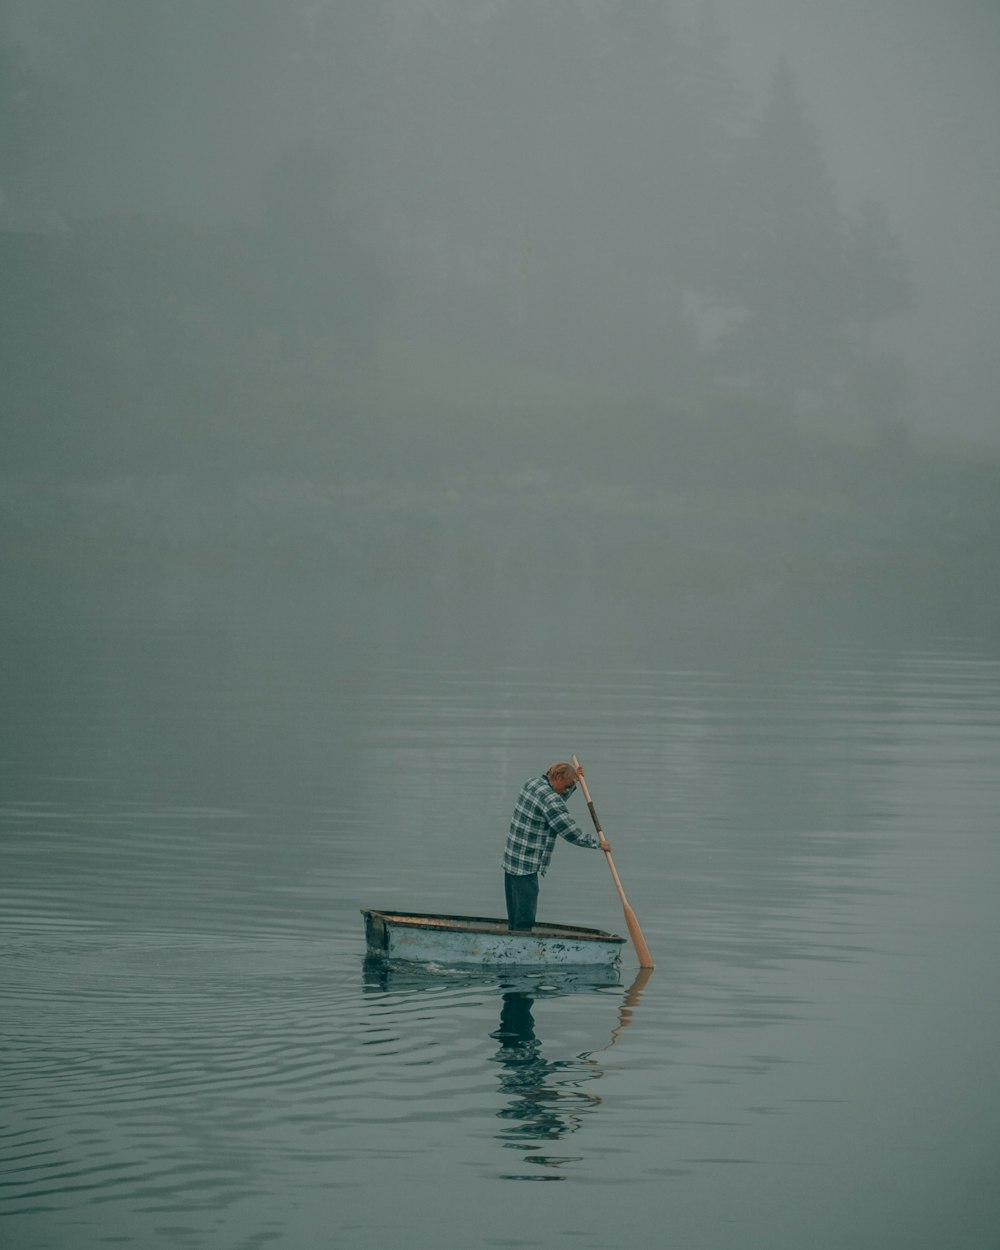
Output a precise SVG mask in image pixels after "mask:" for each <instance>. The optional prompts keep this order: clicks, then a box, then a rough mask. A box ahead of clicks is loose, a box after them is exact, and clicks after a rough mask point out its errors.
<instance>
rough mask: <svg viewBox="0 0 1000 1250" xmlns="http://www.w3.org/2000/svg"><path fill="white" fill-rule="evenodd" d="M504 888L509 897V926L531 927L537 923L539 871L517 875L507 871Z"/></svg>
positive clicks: (504, 876) (511, 927)
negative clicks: (521, 875)
mask: <svg viewBox="0 0 1000 1250" xmlns="http://www.w3.org/2000/svg"><path fill="white" fill-rule="evenodd" d="M503 888H504V894H505V896H506V898H507V927H508V928H510V929H530V928H531V926H532V925H533V924H534V923H535V912H536V911H537V910H538V873H537V872H532V873H529V874H528V875H527V876H525V877H515V876H513V875H512V874H511V873H509V872H505V873H504V875H503Z"/></svg>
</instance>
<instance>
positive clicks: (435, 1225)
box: [0, 605, 1000, 1250]
mask: <svg viewBox="0 0 1000 1250" xmlns="http://www.w3.org/2000/svg"><path fill="white" fill-rule="evenodd" d="M167 606H168V607H169V605H167ZM157 615H158V616H159V618H160V619H164V618H165V619H169V618H170V612H169V611H164V612H159V613H158V614H157ZM28 624H29V623H28V622H26V621H25V620H21V621H19V622H15V627H14V629H13V631H12V633H11V634H10V635H9V636H8V646H7V654H6V655H5V657H4V660H5V669H6V671H5V674H4V677H3V691H4V699H5V704H6V709H7V710H6V715H5V717H4V728H3V731H2V739H0V747H2V751H0V757H2V758H0V780H2V807H0V817H2V856H3V868H2V882H0V892H2V925H0V940H2V950H3V964H2V968H3V972H2V977H3V986H2V991H3V995H2V996H3V1019H2V1024H0V1030H2V1046H3V1087H4V1088H3V1099H2V1111H0V1119H2V1130H0V1159H2V1170H0V1179H2V1183H0V1244H2V1245H3V1246H4V1247H9V1248H10V1250H29V1248H39V1250H41V1248H44V1250H54V1248H58V1250H62V1248H64V1247H65V1248H66V1250H90V1248H91V1247H100V1246H107V1245H136V1246H141V1247H145V1248H148V1250H155V1248H159V1247H182V1248H184V1247H191V1248H192V1250H193V1248H195V1247H205V1248H206V1250H229V1248H236V1247H254V1246H267V1245H273V1246H276V1247H289V1248H296V1250H297V1248H299V1247H301V1248H303V1250H312V1248H315V1247H335V1248H338V1250H339V1248H342V1250H377V1248H378V1250H381V1248H382V1247H385V1246H396V1245H405V1246H407V1247H409V1248H410V1250H476V1248H479V1247H504V1248H509V1247H535V1246H538V1247H543V1246H544V1247H547V1248H551V1247H559V1246H566V1247H580V1248H581V1250H583V1248H585V1250H604V1248H607V1250H617V1248H618V1247H621V1246H623V1245H628V1246H635V1247H646V1246H661V1245H666V1246H674V1247H678V1250H698V1248H701V1247H704V1248H705V1250H755V1248H760V1250H802V1248H803V1247H810V1248H820V1250H848V1248H850V1250H866V1248H868V1247H872V1248H874V1247H878V1248H880V1250H890V1248H891V1250H894V1248H896V1247H899V1248H900V1250H922V1248H926V1250H942V1248H944V1247H947V1248H948V1250H984V1248H986V1247H991V1246H995V1245H996V1244H997V1237H998V1231H997V1230H998V1228H1000V1196H998V1193H1000V1191H998V1187H997V1183H996V1173H997V1164H998V1162H1000V1155H998V1137H1000V1128H998V1126H1000V1082H998V1079H997V1076H996V1054H997V1044H998V1038H1000V1032H998V1027H997V1026H998V1014H1000V1009H998V1002H1000V998H998V993H997V989H998V986H997V952H998V938H1000V920H998V914H1000V909H998V905H997V898H998V886H1000V850H998V838H997V811H998V809H1000V767H998V763H1000V662H998V658H997V655H996V654H993V653H990V652H988V651H987V650H985V649H984V648H982V647H981V646H975V645H972V644H967V643H961V642H959V641H956V640H948V639H939V640H935V641H933V642H932V643H928V644H925V645H922V646H920V647H911V646H908V647H902V646H900V647H890V646H886V645H884V644H883V645H879V646H873V645H861V644H858V645H852V644H851V643H849V642H847V641H842V642H839V643H837V644H824V645H822V646H816V647H814V648H811V649H803V648H798V649H795V648H793V649H791V650H789V649H786V648H783V647H782V646H780V645H779V646H774V647H771V648H768V649H767V651H766V655H767V658H766V659H765V658H764V654H765V652H762V651H758V652H756V653H755V652H753V651H747V652H744V653H742V654H739V653H737V652H733V651H725V650H724V649H720V650H718V651H717V652H716V653H713V652H712V649H711V648H707V649H706V650H703V651H702V652H701V653H700V654H699V655H698V657H697V659H694V660H692V659H689V658H684V657H681V656H679V655H677V654H674V653H672V652H671V651H670V650H669V648H668V647H665V648H661V649H659V650H658V651H654V650H653V649H651V648H642V647H635V648H633V649H631V650H630V649H629V648H628V647H625V646H619V647H617V648H615V650H614V654H613V655H612V654H609V653H607V652H603V653H602V652H601V650H600V648H597V647H595V648H591V649H590V650H586V649H585V650H584V651H582V652H581V653H580V654H578V655H574V657H573V658H572V660H570V659H568V658H566V656H565V655H564V653H561V652H560V651H559V650H558V648H557V649H556V650H555V651H551V650H546V651H545V652H542V651H539V652H538V653H537V654H535V655H534V657H532V656H531V655H530V654H528V653H527V652H528V651H529V650H530V649H529V648H525V649H524V651H525V653H524V654H522V655H521V657H520V658H519V659H518V660H517V661H516V662H508V660H507V659H502V658H501V657H499V656H498V655H497V654H496V652H495V650H491V651H488V652H487V653H486V655H485V656H476V657H473V658H470V657H468V656H466V657H463V658H461V659H456V658H455V655H454V654H452V653H451V652H450V651H449V648H448V647H447V646H445V645H435V641H434V639H433V638H430V637H426V636H425V637H424V638H422V639H419V640H418V641H417V642H416V643H414V645H413V646H412V647H411V648H410V649H409V650H408V649H407V648H406V647H403V646H401V645H399V644H398V641H393V638H395V637H396V635H393V636H392V637H389V635H388V634H386V633H385V631H384V630H383V633H382V634H380V633H379V630H378V628H377V627H376V626H375V625H373V626H372V630H371V635H370V636H368V637H363V635H364V632H365V631H364V630H360V631H359V633H358V635H357V636H356V637H354V638H353V639H352V640H351V641H349V642H344V641H343V639H342V638H341V639H340V641H338V642H333V641H331V639H330V638H329V637H326V636H324V634H323V631H322V630H321V629H319V628H317V630H316V631H315V632H314V633H312V634H310V633H308V631H304V630H299V631H298V633H296V634H294V635H292V636H290V635H289V634H288V632H287V631H282V630H281V629H280V628H277V627H272V626H271V625H269V624H268V623H267V622H266V621H264V620H261V621H260V622H259V623H258V625H257V626H256V627H255V628H251V627H248V626H246V625H245V624H244V625H243V626H241V627H240V628H233V627H231V626H227V625H226V623H225V622H224V621H214V622H213V621H211V620H209V621H206V620H201V621H198V622H192V621H191V620H189V619H187V618H186V617H185V616H184V613H177V614H176V619H174V621H173V623H172V624H171V625H170V626H169V627H162V628H154V627H153V626H152V625H151V624H150V623H149V621H148V620H141V621H136V620H133V621H131V622H129V621H127V620H124V621H123V620H117V621H116V623H115V625H113V626H112V625H110V624H108V623H107V622H101V621H100V620H97V619H95V618H94V617H93V616H90V617H87V616H86V615H84V616H83V617H82V618H81V619H79V620H76V621H70V620H63V621H61V622H58V623H53V622H52V621H51V620H50V621H49V622H48V624H47V625H46V627H45V628H39V626H38V624H37V622H31V623H30V628H29V627H28ZM390 633H391V631H390ZM339 637H340V636H339V635H338V638H339ZM573 752H576V753H577V754H578V755H579V756H580V757H581V759H582V760H583V761H584V763H585V765H586V766H587V771H588V778H589V782H590V786H591V791H592V794H593V798H594V801H595V804H596V806H597V810H598V812H599V813H600V815H601V817H602V821H603V824H604V826H605V829H606V831H607V833H608V836H609V838H610V839H611V842H612V847H613V850H614V853H615V861H616V864H617V867H618V869H619V872H620V874H621V877H622V881H623V883H624V885H625V888H626V890H627V891H628V894H629V897H630V900H631V902H632V904H633V906H634V908H635V910H636V912H637V914H638V916H639V919H640V921H641V923H642V927H643V930H644V933H645V936H646V939H647V942H648V943H649V946H650V948H651V950H652V952H653V954H654V957H655V958H656V962H657V967H656V970H655V972H654V973H653V974H652V975H651V976H649V977H648V979H645V980H644V979H643V978H641V977H638V978H637V967H636V961H635V958H634V955H633V954H632V952H631V950H629V951H628V953H627V955H626V958H625V961H624V964H623V967H622V970H621V974H620V978H619V980H618V982H617V983H613V984H607V983H605V984H592V983H588V978H586V977H579V978H577V979H576V980H575V981H573V982H566V981H561V980H560V979H559V978H558V977H555V976H551V977H545V976H538V977H522V978H518V977H513V976H511V977H505V976H502V975H499V974H498V975H492V976H491V975H477V976H470V975H462V974H456V973H453V972H451V973H449V972H448V971H446V970H430V971H424V972H417V971H414V970H411V971H405V970H403V969H400V968H397V969H383V968H379V967H377V966H376V967H372V966H369V965H368V964H366V961H365V959H364V949H363V938H362V926H361V918H360V915H359V909H360V908H361V907H379V906H387V907H393V906H395V907H409V908H412V909H414V910H425V911H454V912H468V913H479V914H498V913H499V912H500V911H502V881H501V876H500V871H499V867H498V861H499V856H500V852H501V847H502V841H503V835H504V830H505V827H506V822H507V819H508V816H509V811H510V808H511V806H512V803H513V799H514V796H515V794H516V791H517V788H518V786H519V785H520V783H521V782H522V781H523V780H524V778H525V777H527V776H528V775H530V774H532V773H535V772H539V771H541V770H542V769H544V767H545V766H546V765H547V764H549V763H550V762H551V761H552V760H554V759H557V758H560V757H566V756H568V755H570V754H571V753H573ZM571 809H572V810H574V812H575V814H576V815H577V817H578V819H579V820H580V821H581V823H585V821H586V815H587V814H586V809H585V807H584V805H583V801H582V799H581V798H579V797H576V798H574V799H573V800H572V802H571ZM540 916H541V918H543V919H550V920H561V921H567V922H570V923H574V922H575V923H582V924H592V925H597V926H600V927H603V928H610V929H613V930H615V931H618V932H624V931H625V930H624V928H623V922H622V916H621V909H620V907H619V904H618V900H617V896H616V894H615V892H614V888H613V884H612V881H611V879H610V876H609V874H608V871H607V867H606V865H605V863H604V861H603V857H601V856H600V855H597V854H594V853H592V852H587V851H582V850H579V849H577V848H574V847H570V846H567V845H561V846H560V847H559V848H558V849H557V852H556V855H555V858H554V862H553V866H552V869H551V871H550V873H549V875H548V877H547V878H546V880H545V882H544V884H543V890H542V899H541V906H540Z"/></svg>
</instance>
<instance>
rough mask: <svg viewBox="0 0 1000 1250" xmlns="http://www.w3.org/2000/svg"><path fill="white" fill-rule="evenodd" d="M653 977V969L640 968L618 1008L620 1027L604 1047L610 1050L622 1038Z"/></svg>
mask: <svg viewBox="0 0 1000 1250" xmlns="http://www.w3.org/2000/svg"><path fill="white" fill-rule="evenodd" d="M652 975H653V969H652V968H640V969H639V971H638V972H637V973H636V974H635V980H634V981H633V982H632V984H631V985H630V986H629V987H628V989H627V990H626V991H625V997H624V998H623V999H622V1005H621V1006H620V1007H619V1008H618V1027H617V1028H616V1029H615V1031H614V1032H613V1033H612V1034H611V1041H610V1042H608V1044H607V1046H605V1047H604V1049H605V1050H608V1049H609V1048H610V1047H611V1046H614V1044H615V1042H617V1041H618V1039H619V1038H620V1037H621V1035H622V1032H623V1031H624V1030H625V1029H627V1028H628V1026H629V1025H630V1024H631V1023H632V1010H633V1008H635V1007H638V1006H639V999H640V998H641V997H642V991H643V990H644V989H645V986H646V982H647V981H648V980H649V978H650V977H651V976H652Z"/></svg>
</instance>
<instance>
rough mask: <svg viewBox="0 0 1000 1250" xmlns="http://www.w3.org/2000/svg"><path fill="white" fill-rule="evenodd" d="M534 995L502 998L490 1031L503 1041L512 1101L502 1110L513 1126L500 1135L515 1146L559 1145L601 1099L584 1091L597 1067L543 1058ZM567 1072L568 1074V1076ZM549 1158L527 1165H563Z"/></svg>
mask: <svg viewBox="0 0 1000 1250" xmlns="http://www.w3.org/2000/svg"><path fill="white" fill-rule="evenodd" d="M534 1003H535V999H534V996H533V995H531V994H526V993H523V992H522V991H519V990H512V991H509V992H508V993H506V994H504V996H503V1006H502V1007H501V1008H500V1027H499V1028H498V1029H497V1030H496V1032H494V1033H491V1034H490V1036H491V1037H495V1038H496V1039H497V1041H498V1042H499V1043H500V1050H499V1052H498V1054H497V1056H496V1058H497V1061H498V1062H499V1063H501V1064H502V1065H503V1073H502V1075H501V1077H500V1089H501V1091H502V1092H503V1093H504V1094H506V1095H508V1096H509V1097H510V1101H509V1102H508V1104H507V1105H506V1106H505V1107H504V1108H503V1109H502V1110H501V1111H498V1112H497V1115H498V1116H499V1118H500V1119H501V1120H505V1121H507V1122H508V1124H509V1127H506V1128H504V1130H503V1131H502V1133H501V1134H500V1137H501V1139H502V1140H504V1141H506V1142H507V1143H508V1144H510V1145H512V1146H516V1145H518V1144H526V1141H525V1139H527V1138H540V1139H541V1140H543V1141H557V1140H558V1139H559V1138H561V1137H562V1136H564V1135H565V1134H566V1133H572V1132H575V1131H576V1129H578V1128H579V1127H580V1114H581V1112H583V1111H586V1110H588V1109H589V1108H590V1107H593V1106H597V1105H598V1104H599V1102H600V1099H599V1098H594V1097H592V1096H590V1095H587V1094H583V1093H581V1092H580V1090H579V1088H578V1086H579V1085H580V1083H581V1081H583V1080H585V1079H588V1078H590V1079H592V1078H594V1077H597V1076H600V1075H601V1073H600V1071H599V1070H597V1069H593V1068H592V1067H591V1065H590V1064H587V1063H585V1062H583V1061H582V1058H581V1060H580V1061H573V1060H566V1061H562V1062H560V1061H556V1062H551V1061H549V1060H547V1059H545V1057H544V1056H543V1055H542V1043H541V1042H540V1041H539V1040H538V1038H537V1037H536V1036H535V1021H534V1017H533V1015H532V1011H531V1009H532V1007H533V1006H534ZM563 1074H565V1075H563ZM566 1161H567V1160H560V1161H555V1160H553V1159H552V1158H551V1157H549V1156H543V1155H538V1154H533V1155H526V1156H525V1162H526V1163H536V1164H541V1165H542V1166H545V1167H553V1166H558V1163H559V1162H566Z"/></svg>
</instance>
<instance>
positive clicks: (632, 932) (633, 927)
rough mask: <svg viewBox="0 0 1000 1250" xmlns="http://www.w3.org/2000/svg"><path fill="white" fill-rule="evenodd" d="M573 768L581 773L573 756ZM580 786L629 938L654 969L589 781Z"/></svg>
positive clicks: (646, 965)
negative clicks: (598, 812) (624, 888)
mask: <svg viewBox="0 0 1000 1250" xmlns="http://www.w3.org/2000/svg"><path fill="white" fill-rule="evenodd" d="M573 767H574V768H575V769H577V771H579V769H580V761H579V760H578V759H577V758H576V756H575V755H574V756H573ZM580 785H581V786H583V797H584V798H585V799H586V800H587V806H588V807H589V808H590V815H591V819H592V820H593V822H594V828H595V829H596V830H597V837H598V840H599V841H600V843H601V850H602V851H603V852H604V855H605V857H606V859H607V861H608V867H609V868H610V869H611V875H612V877H614V879H615V889H617V891H618V897H619V898H620V899H621V901H622V910H623V911H624V912H625V923H626V925H628V933H629V937H630V938H631V939H632V945H633V946H634V947H635V953H636V954H637V955H638V956H639V967H640V968H652V967H654V966H655V965H654V964H653V957H652V955H650V953H649V947H648V946H647V945H646V939H645V938H644V937H643V936H642V930H641V929H640V928H639V921H638V920H637V919H636V916H635V912H634V911H633V910H632V908H631V907H630V906H629V901H628V899H627V898H626V897H625V891H624V890H623V889H622V883H621V881H620V879H619V877H618V870H617V869H616V868H615V861H614V860H613V859H612V858H611V849H610V847H609V846H608V840H607V838H606V837H605V836H604V830H603V829H602V828H601V822H600V821H599V820H598V819H597V811H596V810H595V808H594V800H593V799H592V798H591V797H590V791H589V790H588V789H587V779H586V777H584V776H583V775H582V774H581V776H580Z"/></svg>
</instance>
